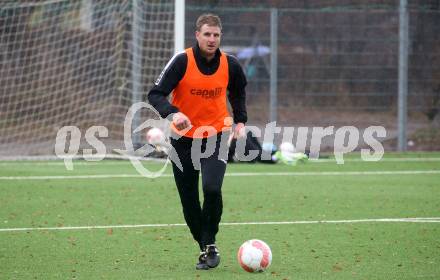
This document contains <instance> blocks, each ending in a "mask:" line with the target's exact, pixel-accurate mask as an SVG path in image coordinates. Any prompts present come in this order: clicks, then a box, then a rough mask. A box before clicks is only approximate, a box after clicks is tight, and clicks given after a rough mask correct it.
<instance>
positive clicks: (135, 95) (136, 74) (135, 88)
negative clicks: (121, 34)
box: [131, 0, 144, 149]
mask: <svg viewBox="0 0 440 280" xmlns="http://www.w3.org/2000/svg"><path fill="white" fill-rule="evenodd" d="M141 4H142V1H141V0H133V10H132V12H133V15H132V16H133V19H132V23H133V26H132V46H131V47H132V51H133V58H132V61H131V79H132V92H131V102H132V104H135V103H137V102H141V101H142V49H143V47H142V43H143V41H142V37H143V34H144V32H143V30H144V29H143V24H142V11H143V9H142V6H141ZM131 117H132V120H133V122H132V129H133V128H137V127H138V126H139V125H140V114H138V115H135V116H131ZM131 137H132V138H131V139H132V141H133V147H134V148H135V149H136V148H137V147H140V145H141V135H140V134H139V133H137V134H135V133H132V135H131Z"/></svg>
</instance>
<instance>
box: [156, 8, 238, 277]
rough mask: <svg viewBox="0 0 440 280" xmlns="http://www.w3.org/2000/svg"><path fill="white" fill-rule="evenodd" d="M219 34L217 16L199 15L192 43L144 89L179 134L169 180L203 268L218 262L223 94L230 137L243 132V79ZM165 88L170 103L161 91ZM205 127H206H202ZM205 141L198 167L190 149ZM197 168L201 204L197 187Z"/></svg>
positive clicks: (225, 127) (225, 130) (173, 141)
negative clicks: (222, 46) (223, 49)
mask: <svg viewBox="0 0 440 280" xmlns="http://www.w3.org/2000/svg"><path fill="white" fill-rule="evenodd" d="M221 36H222V25H221V21H220V18H219V17H218V16H216V15H213V14H203V15H201V16H200V17H199V18H198V19H197V22H196V32H195V37H196V40H197V43H196V44H195V46H193V47H192V48H188V49H186V50H185V51H184V52H182V53H179V54H176V55H175V56H174V57H173V58H171V60H170V61H169V62H168V64H167V65H166V66H165V68H164V70H163V71H162V73H161V74H160V76H159V78H158V79H157V81H156V83H155V86H154V87H153V88H152V89H151V91H150V92H149V94H148V101H149V102H150V104H151V105H152V106H154V107H155V108H156V109H157V110H158V112H159V113H160V114H161V116H162V117H164V118H165V117H168V116H172V125H171V128H172V132H173V133H175V134H177V135H178V136H179V137H171V145H172V146H173V148H174V149H175V151H176V152H177V155H178V157H179V160H180V161H181V163H182V166H183V170H180V169H179V168H178V167H177V166H176V164H175V163H174V162H173V173H174V179H175V182H176V185H177V190H178V192H179V195H180V200H181V203H182V208H183V214H184V217H185V221H186V223H187V225H188V227H189V229H190V231H191V233H192V235H193V237H194V239H195V240H196V241H197V242H198V244H199V247H200V251H201V252H200V255H199V259H198V263H197V265H196V269H204V270H206V269H210V268H214V267H216V266H218V264H219V262H220V254H219V251H218V248H217V246H216V245H215V236H216V234H217V232H218V225H219V223H220V218H221V214H222V210H223V203H222V193H221V187H222V183H223V177H224V174H225V171H226V162H227V147H223V148H222V147H221V146H222V145H224V144H225V143H224V142H227V141H222V139H225V138H226V139H227V138H228V136H229V133H230V130H231V129H230V127H231V120H230V119H231V118H230V117H229V113H228V109H227V102H226V97H228V99H229V102H230V104H231V107H232V112H233V121H234V123H235V126H234V129H233V136H234V137H238V136H239V135H240V136H241V135H242V134H243V133H244V124H245V123H246V121H247V113H246V105H245V97H246V93H245V87H246V83H247V82H246V78H245V75H244V73H243V70H242V68H241V66H240V64H239V63H238V61H237V59H236V58H234V57H232V56H230V55H227V54H225V53H223V52H221V51H220V49H219V46H220V40H221ZM227 91H228V92H229V94H227ZM171 92H173V94H172V101H171V103H170V102H169V101H168V99H167V96H168V95H169V94H170V93H171ZM228 120H230V121H229V123H228ZM206 126H209V127H211V129H210V130H208V131H203V128H204V127H206ZM200 131H202V132H200ZM223 136H226V137H223ZM211 140H213V142H212V141H211ZM208 143H215V149H214V152H213V153H211V154H210V155H209V156H207V157H205V158H200V162H199V166H194V165H195V162H194V153H193V152H194V149H193V148H194V147H200V151H199V155H200V153H202V152H205V151H207V150H208V148H209V145H208ZM222 143H223V144H222ZM197 145H200V146H197ZM206 154H207V155H208V154H209V153H206ZM200 171H201V173H202V190H203V205H202V206H201V205H200V201H199V187H198V182H199V173H200Z"/></svg>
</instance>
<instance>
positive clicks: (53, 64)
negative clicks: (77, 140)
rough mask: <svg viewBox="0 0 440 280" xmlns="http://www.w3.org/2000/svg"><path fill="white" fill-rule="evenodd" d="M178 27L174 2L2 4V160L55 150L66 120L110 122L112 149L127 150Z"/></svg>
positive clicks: (96, 123)
mask: <svg viewBox="0 0 440 280" xmlns="http://www.w3.org/2000/svg"><path fill="white" fill-rule="evenodd" d="M173 31H174V0H162V1H155V0H147V1H145V0H117V1H115V0H99V1H97V0H78V1H68V0H65V1H63V0H51V1H36V0H34V1H31V0H28V1H13V2H3V3H0V159H6V158H22V157H30V156H39V157H41V156H53V155H54V146H55V139H56V135H57V132H58V130H59V129H60V128H61V127H63V126H76V127H78V128H79V129H80V131H81V132H82V136H84V134H85V131H86V130H87V129H88V128H89V127H91V126H105V127H106V128H107V129H108V137H106V138H105V139H101V140H102V141H103V142H104V143H105V144H106V147H107V152H110V151H112V150H113V149H114V148H123V138H124V136H123V133H124V128H123V126H124V119H125V116H126V114H127V111H128V109H129V107H130V106H131V105H132V104H133V103H134V102H138V101H146V94H147V92H148V90H149V89H150V88H151V86H152V84H153V82H154V80H155V79H156V78H157V76H158V75H159V74H160V71H161V70H162V68H163V66H164V65H165V64H166V62H167V61H168V60H169V58H170V57H171V56H172V54H173V52H174V34H173V33H174V32H173ZM144 117H145V116H144ZM83 138H84V137H82V139H83ZM84 142H85V141H83V140H82V141H81V143H82V144H83V143H84ZM89 148H90V147H89Z"/></svg>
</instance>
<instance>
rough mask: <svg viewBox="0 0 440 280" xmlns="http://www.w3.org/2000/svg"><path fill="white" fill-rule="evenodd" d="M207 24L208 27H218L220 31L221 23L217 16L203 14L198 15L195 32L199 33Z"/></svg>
mask: <svg viewBox="0 0 440 280" xmlns="http://www.w3.org/2000/svg"><path fill="white" fill-rule="evenodd" d="M204 24H207V25H208V26H218V27H219V28H220V30H222V21H221V20H220V17H219V16H218V15H214V14H203V15H200V16H199V18H198V19H197V21H196V30H197V31H200V30H201V29H202V26H203V25H204Z"/></svg>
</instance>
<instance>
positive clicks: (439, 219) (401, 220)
mask: <svg viewBox="0 0 440 280" xmlns="http://www.w3.org/2000/svg"><path fill="white" fill-rule="evenodd" d="M351 223H440V217H425V218H381V219H359V220H316V221H281V222H237V223H220V225H221V226H243V225H298V224H351ZM181 226H186V224H141V225H107V226H68V227H33V228H32V227H28V228H0V232H12V231H42V230H91V229H116V228H149V227H181Z"/></svg>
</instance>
